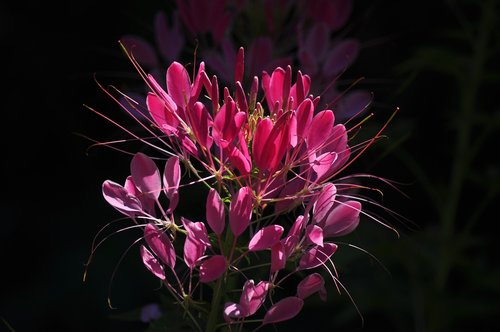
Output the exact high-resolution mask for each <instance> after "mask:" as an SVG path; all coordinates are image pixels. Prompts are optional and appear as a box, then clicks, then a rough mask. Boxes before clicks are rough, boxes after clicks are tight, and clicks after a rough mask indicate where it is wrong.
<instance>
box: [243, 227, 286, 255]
mask: <svg viewBox="0 0 500 332" xmlns="http://www.w3.org/2000/svg"><path fill="white" fill-rule="evenodd" d="M283 230H284V228H283V227H282V226H280V225H269V226H266V227H264V228H261V229H259V230H258V231H257V232H256V233H255V235H254V236H253V237H252V239H251V240H250V243H249V244H248V250H250V251H259V250H264V249H268V248H271V247H272V246H273V245H275V244H276V243H277V242H279V240H280V238H281V235H282V234H283Z"/></svg>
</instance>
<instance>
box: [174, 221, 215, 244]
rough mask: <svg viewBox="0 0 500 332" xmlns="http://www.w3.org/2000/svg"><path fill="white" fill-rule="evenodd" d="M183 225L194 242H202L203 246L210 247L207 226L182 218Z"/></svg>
mask: <svg viewBox="0 0 500 332" xmlns="http://www.w3.org/2000/svg"><path fill="white" fill-rule="evenodd" d="M181 221H182V224H183V225H184V228H185V229H186V231H187V232H188V236H189V237H191V238H192V239H193V240H194V241H196V242H200V243H202V244H203V245H205V246H207V247H210V246H211V243H210V240H209V239H208V233H207V229H206V227H205V224H204V223H202V222H192V221H191V220H189V219H186V218H184V217H181Z"/></svg>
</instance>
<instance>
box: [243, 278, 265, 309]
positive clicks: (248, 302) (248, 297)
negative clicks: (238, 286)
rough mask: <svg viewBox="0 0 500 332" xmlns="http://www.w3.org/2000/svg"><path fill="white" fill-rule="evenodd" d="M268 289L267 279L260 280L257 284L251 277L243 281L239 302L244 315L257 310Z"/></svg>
mask: <svg viewBox="0 0 500 332" xmlns="http://www.w3.org/2000/svg"><path fill="white" fill-rule="evenodd" d="M268 290H269V282H268V281H261V282H259V283H258V284H257V285H255V284H254V281H253V280H251V279H250V280H248V281H247V282H245V285H243V291H242V292H241V297H240V304H241V307H242V308H243V309H244V311H245V317H248V316H251V315H253V314H254V313H256V312H257V310H259V308H260V307H261V306H262V304H263V303H264V301H265V300H266V295H267V291H268Z"/></svg>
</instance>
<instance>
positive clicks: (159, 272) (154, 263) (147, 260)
mask: <svg viewBox="0 0 500 332" xmlns="http://www.w3.org/2000/svg"><path fill="white" fill-rule="evenodd" d="M140 251H141V258H142V262H143V263H144V265H145V266H146V268H147V269H148V270H149V271H150V272H151V273H153V274H154V275H155V276H157V277H158V278H160V279H161V280H165V271H164V269H163V266H162V265H161V264H160V262H158V260H157V259H156V258H155V257H154V256H153V254H152V253H151V252H150V251H149V250H148V249H147V248H146V247H145V246H143V245H141V247H140Z"/></svg>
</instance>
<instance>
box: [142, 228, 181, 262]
mask: <svg viewBox="0 0 500 332" xmlns="http://www.w3.org/2000/svg"><path fill="white" fill-rule="evenodd" d="M144 239H145V240H146V243H147V244H148V246H149V248H151V250H152V251H153V253H154V254H155V255H156V256H157V257H158V258H159V259H160V260H161V261H162V262H163V263H165V264H166V265H167V266H169V267H170V268H171V269H172V270H173V269H174V266H175V249H174V247H173V245H172V242H171V241H170V239H169V238H168V236H167V235H166V234H165V233H164V232H162V231H161V230H159V229H158V227H156V226H155V225H153V224H147V225H146V227H145V228H144Z"/></svg>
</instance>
